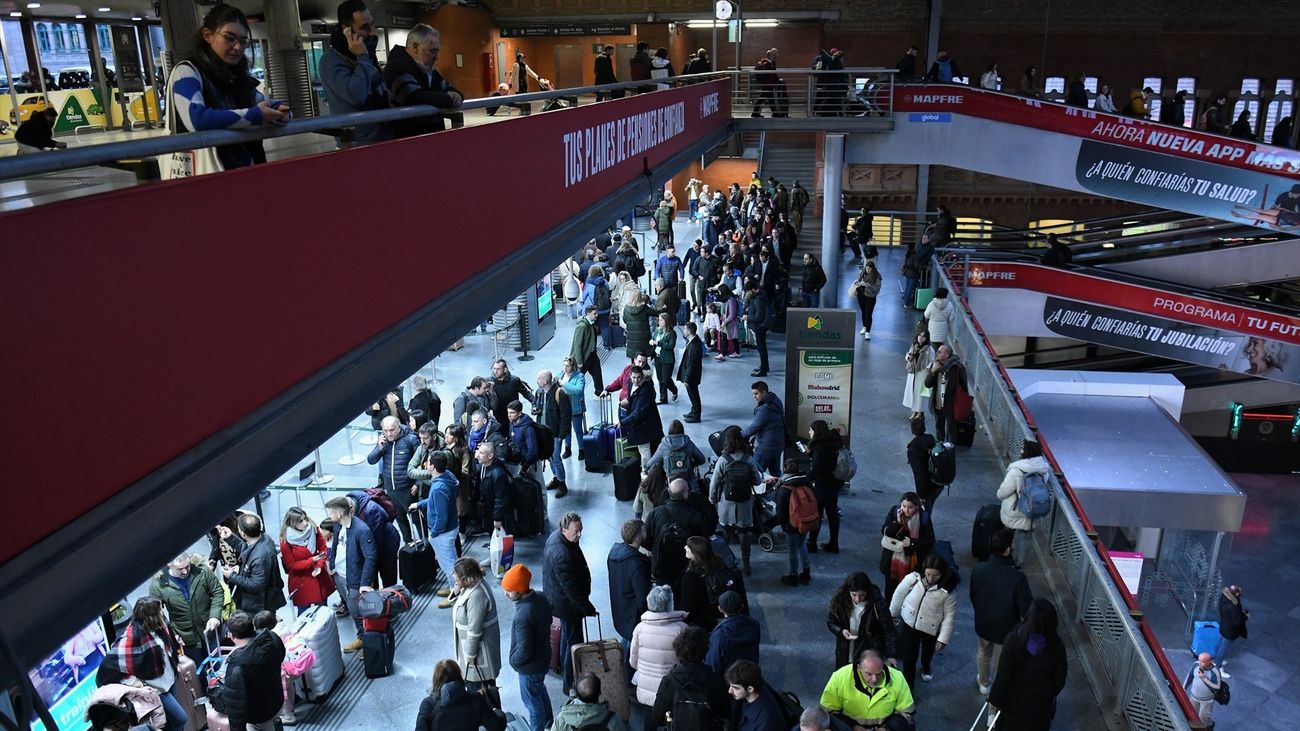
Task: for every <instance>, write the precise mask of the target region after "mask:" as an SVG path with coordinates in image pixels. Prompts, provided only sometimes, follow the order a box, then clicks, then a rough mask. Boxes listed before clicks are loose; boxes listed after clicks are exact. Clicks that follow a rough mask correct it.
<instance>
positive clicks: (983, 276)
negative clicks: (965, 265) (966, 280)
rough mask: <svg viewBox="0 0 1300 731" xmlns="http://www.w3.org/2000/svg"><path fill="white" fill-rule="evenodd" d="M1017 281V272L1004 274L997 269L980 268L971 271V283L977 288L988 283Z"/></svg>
mask: <svg viewBox="0 0 1300 731" xmlns="http://www.w3.org/2000/svg"><path fill="white" fill-rule="evenodd" d="M1015 280H1016V273H1015V272H1003V271H998V270H996V269H980V268H974V269H971V270H970V283H971V284H973V285H976V286H978V285H980V284H982V283H983V282H987V281H1001V282H1014V281H1015Z"/></svg>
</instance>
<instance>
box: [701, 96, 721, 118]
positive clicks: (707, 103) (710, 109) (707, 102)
mask: <svg viewBox="0 0 1300 731" xmlns="http://www.w3.org/2000/svg"><path fill="white" fill-rule="evenodd" d="M719 106H720V104H719V102H718V93H717V92H714V93H712V94H705V95H704V96H702V97H700V119H704V118H705V117H710V116H712V115H714V114H717V113H718V108H719Z"/></svg>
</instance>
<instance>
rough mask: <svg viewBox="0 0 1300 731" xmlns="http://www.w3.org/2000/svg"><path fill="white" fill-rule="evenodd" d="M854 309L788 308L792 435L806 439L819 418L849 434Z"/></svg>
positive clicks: (789, 421) (789, 422) (788, 423)
mask: <svg viewBox="0 0 1300 731" xmlns="http://www.w3.org/2000/svg"><path fill="white" fill-rule="evenodd" d="M856 318H857V315H855V314H854V312H853V310H844V309H834V308H829V307H828V308H820V307H817V308H812V307H809V308H804V307H791V308H790V309H788V310H786V331H785V332H786V350H785V372H786V374H787V376H786V379H785V409H786V414H785V423H786V428H787V429H789V430H790V437H791V438H792V439H807V437H808V425H809V424H811V423H812V422H814V421H816V420H817V419H821V420H823V421H825V422H826V423H827V424H828V425H830V428H832V429H838V430H839V432H840V436H842V437H844V438H845V439H848V437H849V426H850V423H851V421H852V413H853V354H854V346H855V344H856V341H855V340H854V337H853V336H854V334H855V332H856V327H855V326H856V325H857V319H856Z"/></svg>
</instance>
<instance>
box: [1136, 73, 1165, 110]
mask: <svg viewBox="0 0 1300 731" xmlns="http://www.w3.org/2000/svg"><path fill="white" fill-rule="evenodd" d="M1148 87H1150V89H1151V91H1153V92H1155V93H1153V94H1152V95H1151V98H1150V99H1149V100H1147V111H1149V112H1150V114H1149V115H1148V116H1149V117H1150V118H1151V119H1160V107H1161V106H1163V104H1162V102H1161V100H1160V95H1161V94H1163V93H1164V90H1165V81H1164V79H1162V78H1160V77H1159V76H1148V77H1146V78H1144V79H1142V88H1143V89H1146V88H1148Z"/></svg>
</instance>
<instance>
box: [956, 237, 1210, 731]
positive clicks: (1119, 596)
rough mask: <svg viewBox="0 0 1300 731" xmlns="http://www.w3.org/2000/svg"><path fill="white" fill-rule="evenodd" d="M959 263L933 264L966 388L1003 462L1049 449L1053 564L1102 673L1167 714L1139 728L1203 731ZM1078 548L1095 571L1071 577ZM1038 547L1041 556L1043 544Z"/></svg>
mask: <svg viewBox="0 0 1300 731" xmlns="http://www.w3.org/2000/svg"><path fill="white" fill-rule="evenodd" d="M953 263H954V262H953V261H952V256H951V254H949V255H948V257H947V260H946V261H945V260H943V259H940V257H939V256H937V255H936V257H935V260H934V264H933V268H934V271H935V276H936V277H937V278H938V282H940V283H942V284H943V285H946V286H947V287H948V288H949V289H950V290H951V291H952V292H954V293H956V294H958V304H959V305H960V306H959V307H957V310H956V312H957V314H958V315H959V317H958V318H957V319H956V320H955V322H954V326H953V327H954V333H953V335H954V336H953V337H952V338H951V344H952V345H953V347H954V350H956V351H958V352H959V354H960V355H961V356H962V357H963V358H964V359H965V363H966V369H967V381H968V383H970V384H971V390H972V392H973V393H974V394H975V400H976V405H977V407H978V409H979V410H980V412H981V414H982V415H983V416H984V419H985V423H986V426H987V427H988V430H989V434H990V436H991V437H992V438H993V440H994V445H995V447H996V448H997V449H998V456H999V458H1000V459H1001V460H1002V461H1004V462H1009V461H1010V459H1011V458H1013V457H1011V455H1010V454H1008V453H1009V452H1010V451H1012V449H1013V448H1014V449H1016V450H1018V449H1019V445H1020V444H1022V443H1023V442H1024V441H1027V440H1030V439H1033V440H1036V441H1038V443H1039V444H1040V445H1041V446H1042V448H1043V456H1044V457H1045V458H1046V459H1047V460H1048V463H1049V464H1050V465H1051V466H1052V471H1053V476H1052V477H1051V479H1050V480H1049V482H1050V483H1051V485H1052V488H1053V493H1054V494H1055V495H1057V496H1061V497H1064V498H1065V499H1064V500H1055V501H1053V512H1052V514H1051V515H1050V516H1048V517H1047V518H1044V519H1042V520H1043V522H1045V523H1046V524H1047V525H1048V526H1049V527H1048V528H1047V529H1046V530H1047V532H1049V534H1050V545H1049V547H1048V548H1047V549H1046V550H1048V551H1049V556H1048V557H1051V556H1055V557H1056V558H1057V562H1058V564H1059V565H1060V566H1061V567H1062V569H1063V570H1062V571H1061V572H1060V574H1059V575H1060V576H1061V577H1062V578H1063V579H1064V580H1065V582H1066V589H1068V591H1070V592H1071V593H1072V594H1073V595H1074V600H1075V603H1076V607H1077V609H1076V620H1077V621H1078V622H1080V623H1082V624H1084V625H1086V626H1088V627H1089V628H1090V634H1089V638H1090V642H1091V643H1092V644H1093V645H1094V646H1095V647H1096V648H1097V652H1098V655H1099V656H1102V655H1104V657H1103V658H1102V663H1101V665H1102V670H1103V671H1104V672H1105V673H1107V674H1108V678H1109V679H1110V680H1111V681H1112V682H1113V683H1114V684H1115V685H1116V687H1117V695H1118V707H1117V709H1116V710H1117V712H1122V713H1126V714H1127V713H1138V712H1139V710H1141V711H1144V712H1146V713H1149V714H1156V713H1157V712H1158V711H1162V712H1163V713H1160V714H1159V715H1161V716H1163V717H1162V718H1158V719H1153V722H1152V723H1150V725H1148V724H1147V723H1145V722H1143V721H1142V720H1136V719H1135V721H1134V722H1133V723H1132V727H1133V728H1168V727H1174V728H1200V725H1199V716H1198V714H1197V713H1196V710H1195V708H1194V707H1193V706H1192V703H1191V700H1190V699H1189V698H1188V696H1187V693H1186V691H1185V690H1184V689H1183V687H1182V683H1181V678H1180V677H1179V676H1178V675H1177V674H1176V673H1175V672H1174V670H1173V667H1172V665H1171V664H1170V663H1169V661H1168V658H1166V657H1164V651H1163V650H1162V649H1161V645H1160V643H1159V641H1158V639H1157V638H1156V636H1155V633H1154V631H1153V630H1152V628H1151V627H1150V625H1149V623H1148V622H1147V620H1146V619H1145V617H1143V616H1142V613H1141V611H1140V610H1139V608H1138V606H1137V604H1136V602H1135V601H1134V600H1133V599H1132V597H1130V596H1129V595H1128V592H1127V589H1124V588H1123V587H1124V582H1123V580H1122V578H1121V577H1120V575H1119V573H1118V571H1117V570H1116V568H1115V566H1114V563H1113V561H1112V560H1111V558H1110V553H1109V551H1108V550H1107V548H1106V546H1105V545H1104V543H1102V542H1101V540H1099V538H1098V535H1097V530H1096V528H1095V527H1094V526H1093V525H1092V522H1091V521H1090V520H1089V519H1088V516H1087V513H1086V512H1085V511H1084V509H1083V505H1082V503H1081V501H1080V499H1079V497H1078V495H1076V494H1075V491H1074V489H1073V488H1072V487H1071V486H1070V484H1069V480H1068V479H1067V478H1066V477H1065V475H1064V473H1063V471H1062V470H1061V466H1060V463H1059V461H1058V460H1057V458H1056V457H1055V455H1054V454H1053V453H1052V450H1051V446H1050V444H1048V443H1046V440H1044V439H1043V436H1042V434H1041V433H1040V432H1039V429H1038V426H1037V425H1036V424H1035V423H1034V420H1033V417H1032V415H1031V414H1030V413H1029V409H1028V408H1027V406H1026V405H1025V403H1024V401H1023V400H1022V399H1021V398H1020V394H1019V391H1018V389H1017V388H1016V386H1015V384H1014V382H1013V381H1012V380H1011V377H1010V374H1009V373H1008V372H1007V370H1006V368H1005V367H1003V365H1002V363H1001V361H1000V359H999V357H998V356H997V354H996V351H995V350H994V349H993V347H992V345H991V343H990V342H989V340H988V338H987V337H986V336H985V334H984V330H983V328H982V327H981V326H980V324H979V320H978V318H976V317H975V314H974V312H973V311H972V310H971V309H970V304H969V301H968V299H967V297H966V292H965V290H964V287H963V284H964V282H963V281H961V280H959V279H955V278H953V277H951V276H950V275H949V271H948V269H947V266H949V265H951V264H953ZM999 440H1001V441H999ZM1035 532H1036V533H1038V532H1042V531H1041V530H1040V531H1035ZM1072 545H1078V546H1079V547H1081V548H1082V547H1090V548H1091V550H1080V551H1079V553H1078V556H1077V561H1082V562H1083V565H1082V566H1079V568H1084V569H1090V570H1089V571H1083V572H1075V571H1065V570H1064V569H1065V567H1066V566H1069V567H1070V568H1071V569H1074V568H1075V567H1076V566H1077V565H1078V564H1077V563H1075V562H1072V561H1076V557H1075V556H1074V554H1073V552H1072V551H1071V546H1072ZM1034 547H1035V549H1036V550H1038V548H1039V544H1038V542H1035V543H1034ZM1048 557H1045V558H1048ZM1071 573H1077V575H1070V574H1071ZM1076 584H1077V585H1076ZM1116 628H1122V634H1120V635H1116V634H1115V631H1116ZM1139 668H1144V669H1145V670H1146V673H1139V672H1134V671H1136V670H1138V669H1139ZM1156 721H1163V723H1160V722H1156Z"/></svg>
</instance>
